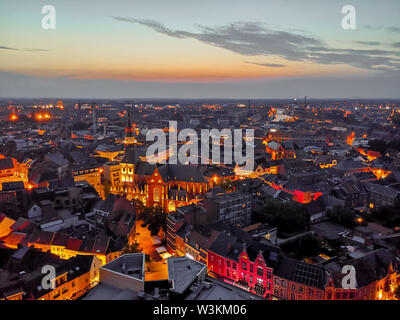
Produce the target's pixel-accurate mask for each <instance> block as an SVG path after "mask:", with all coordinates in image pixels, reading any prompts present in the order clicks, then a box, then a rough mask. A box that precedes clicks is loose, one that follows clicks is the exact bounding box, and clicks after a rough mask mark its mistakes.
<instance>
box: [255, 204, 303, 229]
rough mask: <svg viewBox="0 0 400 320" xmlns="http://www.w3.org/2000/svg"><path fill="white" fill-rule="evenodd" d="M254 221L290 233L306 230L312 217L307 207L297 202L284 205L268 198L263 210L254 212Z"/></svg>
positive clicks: (259, 209)
mask: <svg viewBox="0 0 400 320" xmlns="http://www.w3.org/2000/svg"><path fill="white" fill-rule="evenodd" d="M253 219H254V220H255V221H257V222H262V223H268V224H269V225H271V226H274V227H278V229H279V230H280V231H282V232H289V233H290V232H297V231H304V230H306V229H307V228H308V223H309V219H310V217H309V215H308V213H307V211H306V209H305V207H304V206H303V205H301V204H299V203H297V202H294V201H289V202H287V203H283V202H281V201H279V200H277V199H272V198H271V199H270V198H268V199H265V200H264V203H263V205H262V207H261V208H258V209H257V210H254V211H253Z"/></svg>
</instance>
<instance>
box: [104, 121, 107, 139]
mask: <svg viewBox="0 0 400 320" xmlns="http://www.w3.org/2000/svg"><path fill="white" fill-rule="evenodd" d="M103 135H104V136H107V121H104V124H103Z"/></svg>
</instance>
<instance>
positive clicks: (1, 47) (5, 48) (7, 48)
mask: <svg viewBox="0 0 400 320" xmlns="http://www.w3.org/2000/svg"><path fill="white" fill-rule="evenodd" d="M0 49H2V50H15V51H18V50H19V49H16V48H11V47H6V46H0Z"/></svg>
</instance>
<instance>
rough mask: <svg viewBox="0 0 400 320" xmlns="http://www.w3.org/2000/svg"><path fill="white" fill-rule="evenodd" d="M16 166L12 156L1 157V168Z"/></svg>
mask: <svg viewBox="0 0 400 320" xmlns="http://www.w3.org/2000/svg"><path fill="white" fill-rule="evenodd" d="M11 168H14V163H13V161H12V159H11V158H3V159H0V170H6V169H11Z"/></svg>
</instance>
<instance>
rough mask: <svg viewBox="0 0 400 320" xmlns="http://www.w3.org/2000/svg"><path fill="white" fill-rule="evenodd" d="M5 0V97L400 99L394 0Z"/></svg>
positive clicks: (0, 84)
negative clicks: (351, 11)
mask: <svg viewBox="0 0 400 320" xmlns="http://www.w3.org/2000/svg"><path fill="white" fill-rule="evenodd" d="M46 4H47V3H45V2H44V1H35V2H33V3H32V2H31V3H23V4H22V3H21V2H20V1H12V2H11V1H3V2H2V4H1V5H0V7H1V12H2V19H1V22H0V26H1V30H2V32H1V34H0V38H1V43H0V57H1V59H0V60H1V62H0V88H1V89H0V96H1V97H16V98H25V97H26V98H28V97H32V98H46V97H60V98H94V97H97V98H206V97H209V98H247V97H248V98H252V99H257V98H290V97H295V96H296V97H301V96H304V95H308V96H310V97H311V98H336V97H341V98H399V95H398V83H399V80H400V72H399V70H400V58H399V55H400V50H399V47H400V45H399V44H400V42H399V41H400V37H399V34H400V25H399V23H398V19H397V18H398V13H399V11H400V3H398V2H397V1H384V2H383V3H376V2H374V1H353V2H352V5H353V6H354V7H355V8H356V19H357V20H356V21H357V23H356V29H355V30H344V29H343V28H342V27H341V20H342V18H343V15H342V13H341V8H342V7H343V6H344V5H346V4H347V3H345V2H343V1H339V2H337V3H331V2H327V1H323V4H321V1H308V2H306V3H301V4H300V3H297V2H296V1H289V0H288V1H268V2H263V3H262V4H260V3H257V2H256V1H247V2H246V3H242V2H238V1H233V2H232V1H229V2H227V1H220V2H219V3H218V4H215V3H212V2H211V1H205V2H204V1H203V2H202V3H196V2H190V3H188V2H182V1H169V2H168V3H165V2H162V1H147V2H146V3H143V2H139V1H132V2H127V1H117V2H113V3H112V4H111V3H108V2H98V4H97V5H96V6H93V5H90V4H89V3H81V2H77V1H69V2H68V3H65V2H64V3H62V2H61V1H53V3H52V5H54V7H55V9H56V29H55V30H44V29H42V27H41V19H42V17H43V15H42V14H41V8H42V7H43V6H44V5H46Z"/></svg>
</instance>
